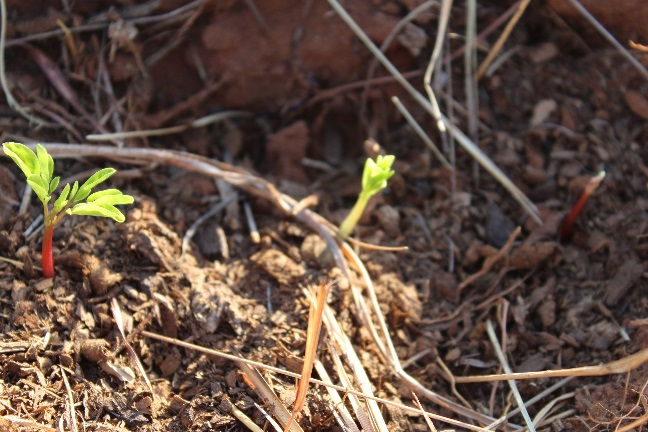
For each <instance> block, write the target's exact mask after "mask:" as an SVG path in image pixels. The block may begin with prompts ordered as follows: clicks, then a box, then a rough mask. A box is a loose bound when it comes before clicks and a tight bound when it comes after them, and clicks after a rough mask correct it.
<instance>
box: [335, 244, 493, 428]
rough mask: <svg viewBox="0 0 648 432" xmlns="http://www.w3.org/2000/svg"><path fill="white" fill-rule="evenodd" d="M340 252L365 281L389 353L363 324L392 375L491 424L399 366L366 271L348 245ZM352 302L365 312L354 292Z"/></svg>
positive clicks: (370, 325)
mask: <svg viewBox="0 0 648 432" xmlns="http://www.w3.org/2000/svg"><path fill="white" fill-rule="evenodd" d="M342 250H343V252H344V253H345V255H346V256H347V258H348V259H349V260H351V262H352V263H353V264H354V266H355V267H356V270H357V271H358V272H359V273H360V275H361V276H362V278H363V279H364V281H365V284H366V286H367V291H368V293H369V297H370V299H371V304H372V306H373V308H374V311H375V313H376V319H377V320H378V323H379V325H380V327H381V330H382V333H383V335H384V338H385V341H386V344H387V347H388V348H389V353H388V352H387V350H386V349H385V344H384V343H383V342H382V340H380V339H379V338H378V335H377V331H376V329H375V328H374V325H373V322H372V321H371V320H370V319H367V320H366V321H365V322H364V324H365V325H366V326H367V328H368V330H369V332H370V334H371V335H372V337H373V339H374V342H375V343H376V345H377V346H378V348H379V351H378V352H379V354H381V355H382V356H383V358H384V359H385V360H386V361H387V364H388V365H389V366H390V367H391V368H392V369H393V371H394V373H396V374H397V375H398V376H399V377H400V379H402V380H403V381H405V383H406V384H407V385H408V386H410V388H412V389H413V390H415V391H417V392H419V393H420V394H422V395H423V396H425V397H426V398H428V399H429V400H431V401H432V402H434V403H436V404H437V405H440V406H442V407H444V408H446V409H449V410H451V411H454V412H455V413H457V414H460V415H463V416H465V417H467V418H469V419H472V420H476V421H480V422H482V423H490V422H492V421H493V420H494V419H493V418H491V417H489V416H486V415H483V414H481V413H478V412H476V411H473V410H470V409H468V408H465V407H464V406H462V405H459V404H457V403H455V402H453V401H451V400H449V399H447V398H445V397H443V396H441V395H439V394H438V393H436V392H433V391H432V390H430V389H428V388H426V387H425V386H423V385H422V384H421V383H420V382H418V381H417V380H416V379H415V378H413V377H412V376H410V375H409V374H408V373H407V372H406V371H405V370H404V369H403V366H402V365H401V363H400V360H399V359H398V355H397V354H396V349H395V348H394V345H393V342H392V339H391V337H390V335H389V332H388V329H387V324H386V323H385V320H384V318H383V315H382V312H381V309H380V304H379V302H378V298H377V297H376V293H375V289H374V287H373V283H372V282H371V278H370V277H369V273H368V272H367V269H366V268H365V266H364V265H363V264H362V261H360V258H358V256H357V255H356V254H355V252H354V251H353V249H351V247H350V246H349V245H348V244H342ZM354 300H355V301H356V307H357V308H358V310H367V306H366V304H365V302H364V298H363V297H362V296H358V299H355V291H354ZM365 314H366V315H368V312H366V313H365ZM361 317H362V315H361Z"/></svg>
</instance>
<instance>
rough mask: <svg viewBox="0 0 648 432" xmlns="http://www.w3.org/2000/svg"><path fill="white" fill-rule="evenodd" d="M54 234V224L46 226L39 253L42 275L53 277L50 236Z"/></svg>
mask: <svg viewBox="0 0 648 432" xmlns="http://www.w3.org/2000/svg"><path fill="white" fill-rule="evenodd" d="M53 235H54V225H51V226H46V227H45V231H44V232H43V250H42V253H41V255H42V256H41V263H42V266H43V277H44V278H47V279H49V278H53V277H54V257H53V256H52V236H53Z"/></svg>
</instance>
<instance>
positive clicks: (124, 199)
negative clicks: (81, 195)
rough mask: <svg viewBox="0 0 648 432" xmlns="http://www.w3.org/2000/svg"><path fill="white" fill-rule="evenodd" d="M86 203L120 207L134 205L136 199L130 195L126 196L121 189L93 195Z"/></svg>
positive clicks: (103, 191) (107, 190)
mask: <svg viewBox="0 0 648 432" xmlns="http://www.w3.org/2000/svg"><path fill="white" fill-rule="evenodd" d="M86 201H87V202H88V203H93V204H96V205H103V204H110V205H119V204H133V202H134V201H135V199H134V198H133V197H132V196H130V195H124V194H123V193H122V191H120V190H119V189H106V190H102V191H99V192H95V193H93V194H92V195H90V196H89V197H88V199H87V200H86Z"/></svg>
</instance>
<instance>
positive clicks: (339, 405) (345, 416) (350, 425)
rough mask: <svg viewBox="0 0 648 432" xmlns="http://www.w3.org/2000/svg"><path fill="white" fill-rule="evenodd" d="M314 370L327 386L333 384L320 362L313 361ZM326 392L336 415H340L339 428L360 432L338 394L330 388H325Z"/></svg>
mask: <svg viewBox="0 0 648 432" xmlns="http://www.w3.org/2000/svg"><path fill="white" fill-rule="evenodd" d="M315 370H316V371H317V374H318V375H319V376H320V378H321V379H322V381H324V382H326V383H329V384H333V381H331V377H330V376H329V374H328V372H327V371H326V368H325V367H324V365H323V364H322V362H321V361H319V360H315ZM326 391H328V394H329V396H331V399H332V401H333V403H334V404H335V407H336V409H337V411H338V414H339V415H340V417H339V418H338V423H340V426H342V427H343V428H346V429H347V430H349V431H350V432H360V429H358V426H357V425H356V424H355V422H354V421H353V417H351V413H350V412H349V410H348V409H347V407H346V406H345V405H344V400H343V399H342V398H341V397H340V394H339V393H338V392H337V391H336V390H335V389H334V388H331V387H326Z"/></svg>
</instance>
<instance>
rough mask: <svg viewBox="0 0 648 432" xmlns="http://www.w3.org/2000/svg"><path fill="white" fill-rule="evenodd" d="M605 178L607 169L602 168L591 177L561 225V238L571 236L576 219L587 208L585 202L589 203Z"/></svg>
mask: <svg viewBox="0 0 648 432" xmlns="http://www.w3.org/2000/svg"><path fill="white" fill-rule="evenodd" d="M604 178H605V170H601V171H600V172H599V173H598V174H597V175H595V176H594V177H592V178H590V179H589V181H588V182H587V184H586V185H585V189H584V190H583V193H582V194H581V196H580V198H578V201H576V204H574V206H573V207H572V208H571V210H570V211H569V213H568V214H567V216H566V217H565V219H564V220H563V222H562V225H561V227H560V240H562V241H565V240H567V239H569V237H571V235H572V232H573V231H574V224H575V223H576V219H578V216H580V214H581V213H582V211H583V209H584V208H585V204H587V202H588V201H589V199H590V197H591V196H592V194H593V193H594V191H596V189H598V187H599V185H600V184H601V182H602V181H603V179H604Z"/></svg>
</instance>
